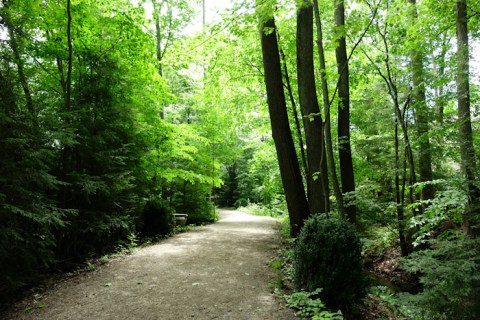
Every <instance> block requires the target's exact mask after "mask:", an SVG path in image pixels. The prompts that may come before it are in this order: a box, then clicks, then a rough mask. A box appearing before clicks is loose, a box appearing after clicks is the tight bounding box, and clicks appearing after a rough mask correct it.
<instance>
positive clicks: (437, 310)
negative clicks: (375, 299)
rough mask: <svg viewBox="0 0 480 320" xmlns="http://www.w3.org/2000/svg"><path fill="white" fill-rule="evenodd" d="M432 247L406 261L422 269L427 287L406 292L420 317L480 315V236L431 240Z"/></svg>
mask: <svg viewBox="0 0 480 320" xmlns="http://www.w3.org/2000/svg"><path fill="white" fill-rule="evenodd" d="M430 245H431V248H430V249H428V250H422V251H417V252H414V253H412V254H411V255H410V256H409V257H408V258H407V259H405V260H404V261H403V268H404V269H405V270H407V271H408V272H412V273H420V275H421V276H420V282H421V284H422V285H423V291H422V292H420V293H418V294H416V295H410V294H405V295H402V298H403V299H402V300H403V302H404V304H406V305H410V306H411V307H412V309H413V310H418V312H417V313H418V314H417V315H416V316H417V318H419V319H458V320H463V319H465V320H469V319H480V300H479V299H480V240H479V239H459V240H451V241H445V240H443V241H442V240H431V241H430Z"/></svg>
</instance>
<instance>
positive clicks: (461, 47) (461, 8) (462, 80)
mask: <svg viewBox="0 0 480 320" xmlns="http://www.w3.org/2000/svg"><path fill="white" fill-rule="evenodd" d="M456 11H457V69H458V71H457V72H458V74H457V99H458V121H459V136H460V155H461V160H462V161H461V165H462V170H463V172H464V175H465V179H466V180H467V191H468V205H467V206H466V208H465V212H464V218H463V222H464V227H465V229H466V230H467V232H468V233H469V234H471V235H478V234H480V230H479V229H480V228H478V224H479V221H478V219H479V217H480V215H479V212H480V206H479V205H480V192H479V189H478V188H477V186H476V172H475V171H476V169H477V162H476V155H475V149H474V147H473V135H472V123H471V117H470V81H469V77H470V70H469V49H468V27H467V23H468V18H467V2H466V0H457V4H456Z"/></svg>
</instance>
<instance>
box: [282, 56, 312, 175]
mask: <svg viewBox="0 0 480 320" xmlns="http://www.w3.org/2000/svg"><path fill="white" fill-rule="evenodd" d="M280 57H281V61H282V66H283V72H284V74H285V86H286V87H287V91H288V97H289V98H290V104H291V105H292V113H293V119H294V120H295V129H296V130H297V136H298V145H299V148H300V155H301V158H302V167H303V170H304V173H305V175H306V174H307V172H308V166H307V156H306V155H305V148H304V147H303V145H304V144H303V135H302V128H301V126H300V120H298V112H297V104H296V103H295V98H294V96H293V90H292V84H291V81H290V74H289V72H288V67H287V62H286V60H285V53H284V52H283V50H282V49H280ZM307 183H308V180H307Z"/></svg>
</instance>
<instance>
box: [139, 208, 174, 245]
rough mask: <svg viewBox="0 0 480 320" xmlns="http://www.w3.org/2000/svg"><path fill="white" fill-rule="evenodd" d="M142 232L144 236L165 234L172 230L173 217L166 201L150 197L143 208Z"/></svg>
mask: <svg viewBox="0 0 480 320" xmlns="http://www.w3.org/2000/svg"><path fill="white" fill-rule="evenodd" d="M142 217H143V221H142V222H143V226H142V232H143V235H144V236H145V237H154V236H166V235H168V234H170V233H171V232H172V231H173V227H174V217H173V214H172V210H171V209H170V207H169V206H168V204H167V202H166V201H164V200H162V199H152V200H149V201H148V202H147V203H146V204H145V208H144V209H143V215H142Z"/></svg>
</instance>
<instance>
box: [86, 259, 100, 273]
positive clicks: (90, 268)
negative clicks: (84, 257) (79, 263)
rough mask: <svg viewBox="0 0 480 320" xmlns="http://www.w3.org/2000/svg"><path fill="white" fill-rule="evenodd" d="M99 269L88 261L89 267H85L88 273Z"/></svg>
mask: <svg viewBox="0 0 480 320" xmlns="http://www.w3.org/2000/svg"><path fill="white" fill-rule="evenodd" d="M96 268H97V267H96V266H95V264H94V263H92V262H91V261H87V265H86V266H85V269H86V270H87V271H93V270H95V269H96Z"/></svg>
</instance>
